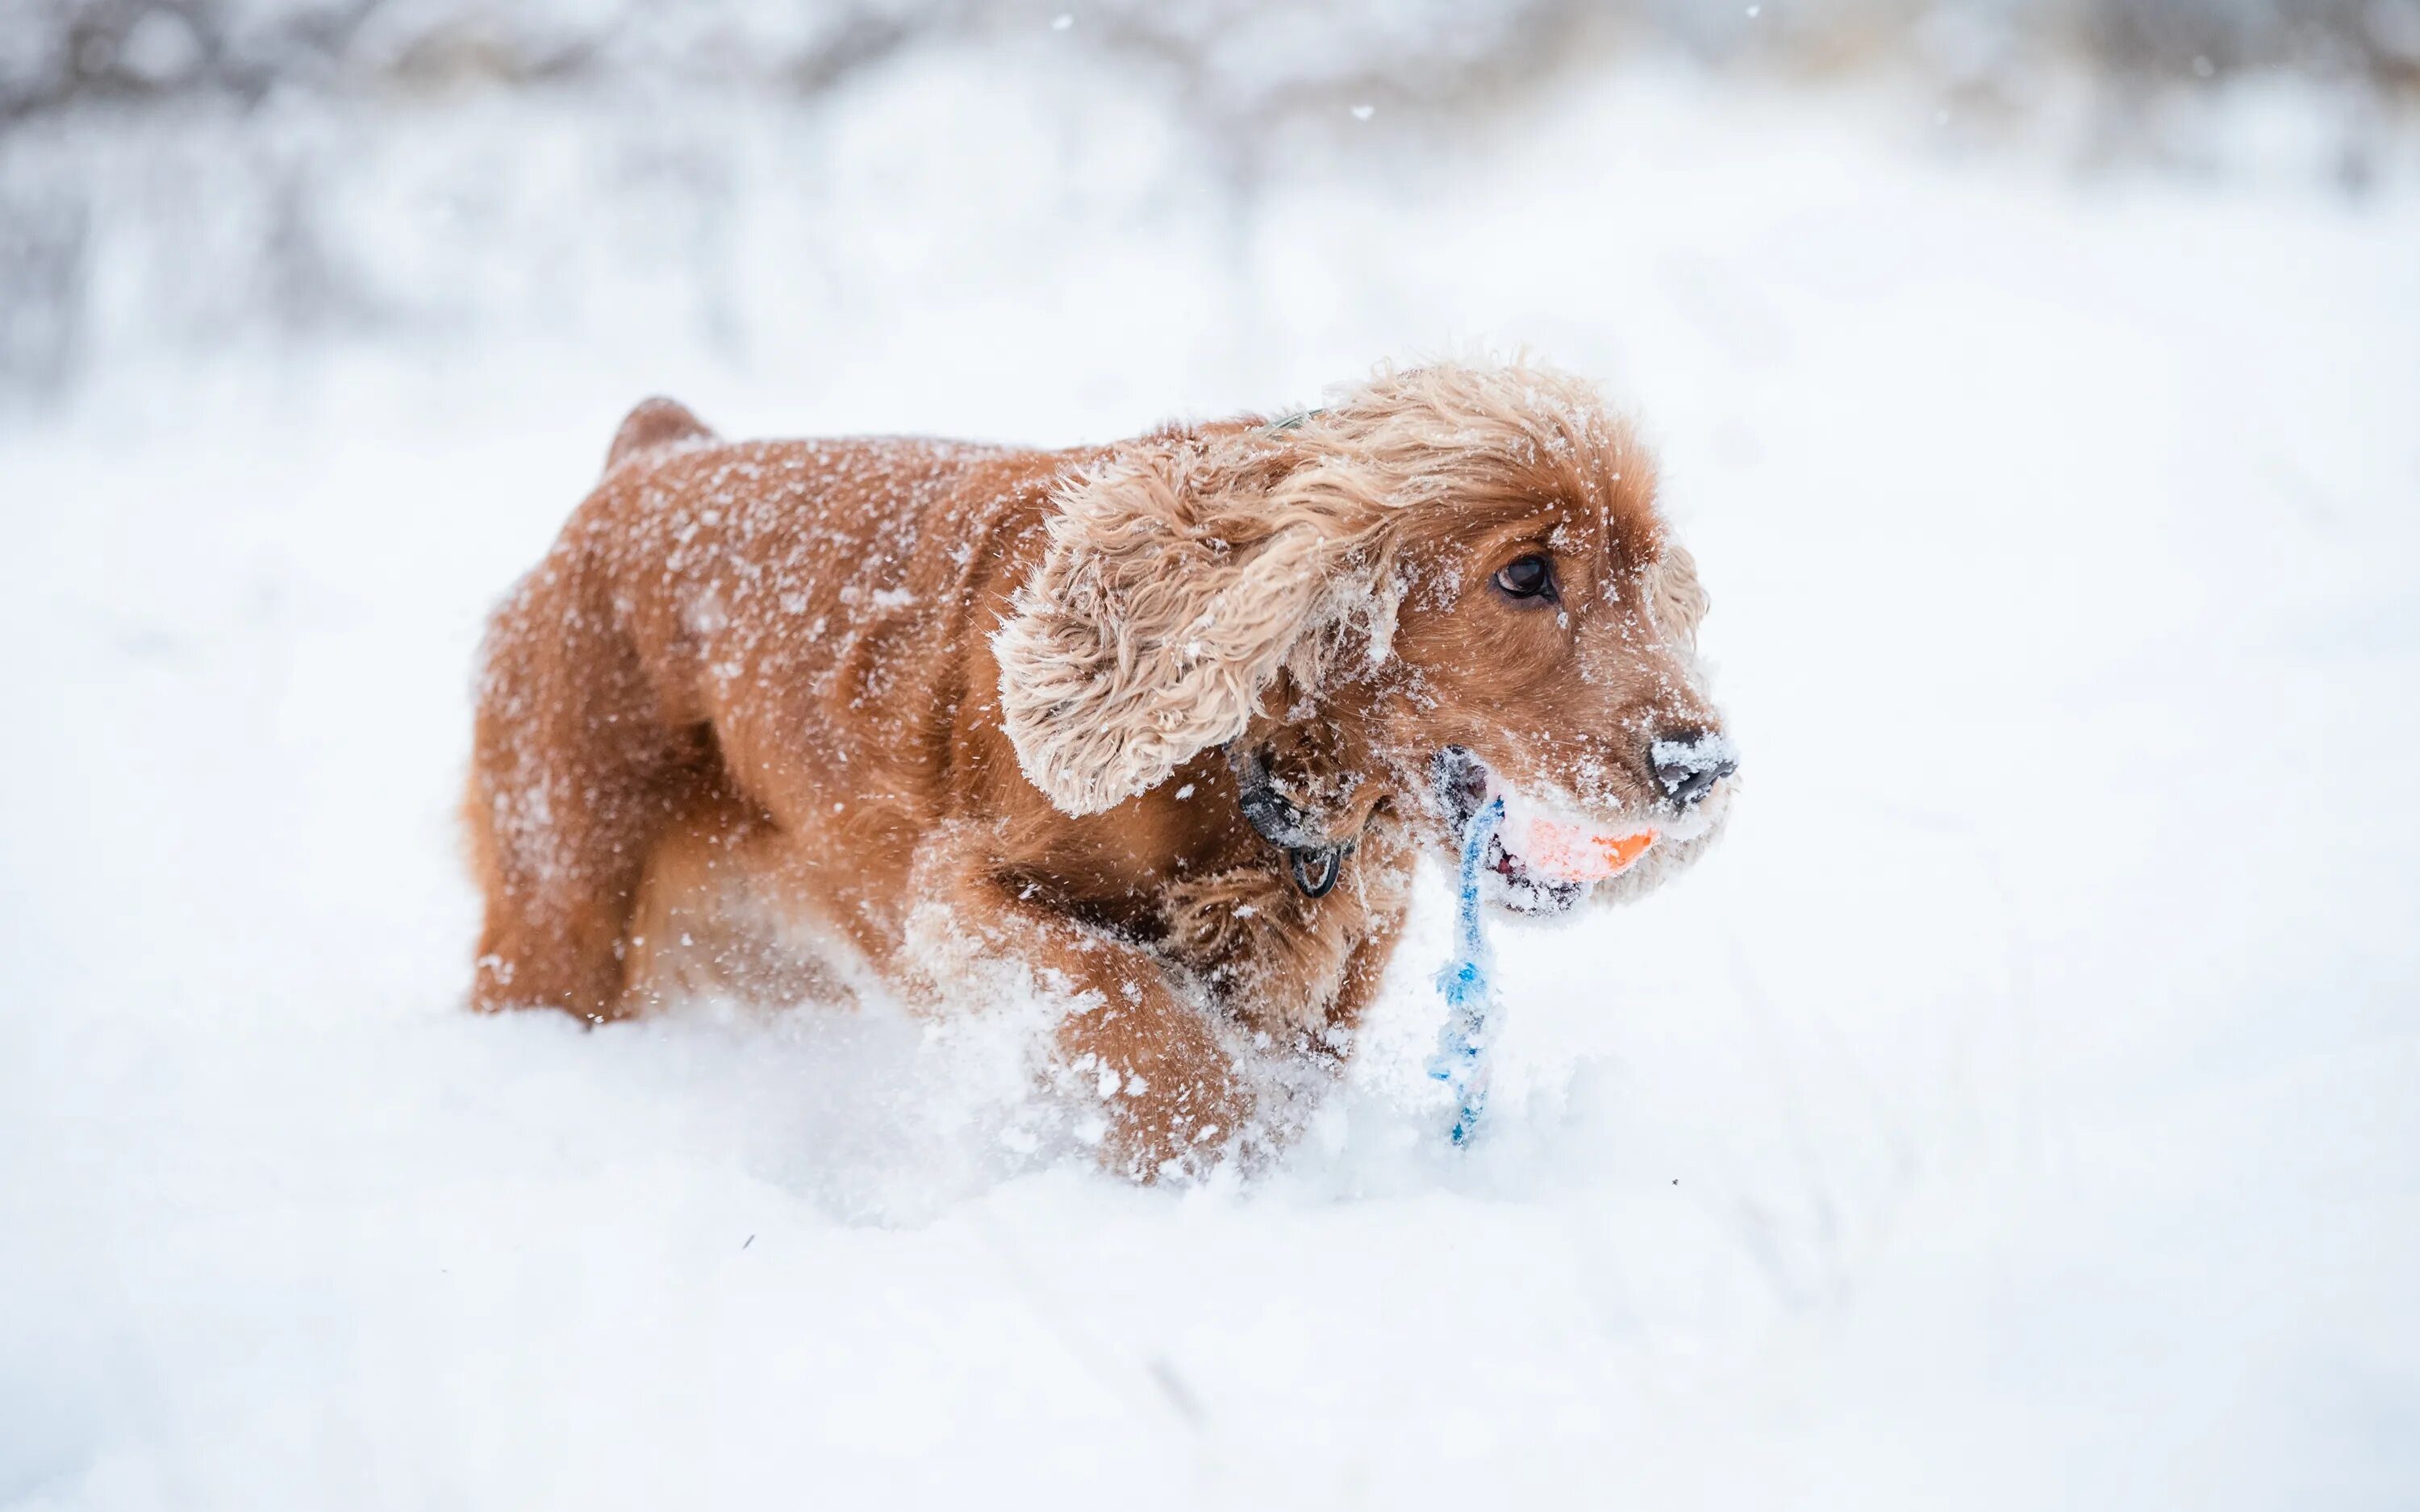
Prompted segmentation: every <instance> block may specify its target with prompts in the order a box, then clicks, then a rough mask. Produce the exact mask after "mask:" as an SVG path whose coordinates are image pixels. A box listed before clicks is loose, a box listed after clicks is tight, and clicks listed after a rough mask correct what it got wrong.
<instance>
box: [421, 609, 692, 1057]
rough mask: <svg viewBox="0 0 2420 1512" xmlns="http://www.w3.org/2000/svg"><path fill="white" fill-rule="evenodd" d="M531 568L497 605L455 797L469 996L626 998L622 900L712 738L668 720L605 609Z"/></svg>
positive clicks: (606, 1010) (536, 1003)
mask: <svg viewBox="0 0 2420 1512" xmlns="http://www.w3.org/2000/svg"><path fill="white" fill-rule="evenodd" d="M571 578H572V575H570V574H565V575H563V577H562V578H560V579H533V581H532V584H531V585H530V586H529V587H527V588H525V589H524V590H523V592H522V593H521V594H520V596H519V597H517V598H516V599H515V600H514V601H512V602H511V603H509V604H508V605H507V606H506V607H505V608H504V609H503V610H501V611H500V612H499V613H498V615H497V618H496V623H495V626H494V630H493V632H492V634H491V635H490V637H489V645H488V665H487V671H486V676H485V677H484V678H483V680H482V682H481V687H480V698H479V714H478V723H477V730H476V735H475V740H474V747H473V757H472V770H471V784H470V792H469V794H468V795H467V796H466V798H465V801H464V805H463V807H464V813H465V817H466V819H467V820H468V822H469V825H470V830H471V839H472V848H473V857H474V864H475V865H476V867H477V870H478V872H479V880H480V882H481V885H482V886H483V887H484V888H485V890H486V893H487V916H486V921H485V924H484V926H483V927H482V929H481V931H480V935H479V956H478V967H477V972H476V975H475V976H474V978H473V985H472V991H471V1001H472V1006H473V1007H475V1008H480V1009H499V1008H513V1007H549V1008H561V1009H566V1010H568V1011H571V1012H573V1013H577V1014H579V1015H581V1016H582V1017H583V1018H589V1019H598V1018H609V1017H613V1016H614V1015H615V1014H617V1013H619V1012H621V1011H624V1008H625V1004H624V1002H623V992H622V988H623V959H622V958H623V956H624V955H625V954H626V953H627V950H628V939H627V938H626V935H627V932H628V926H629V920H630V914H631V907H632V903H633V902H634V901H635V899H636V897H637V894H638V890H639V884H640V880H641V878H642V877H643V876H644V872H645V870H646V865H647V860H648V856H649V855H650V853H651V852H652V851H653V849H654V847H655V844H656V841H657V840H658V839H659V836H660V835H661V833H662V831H663V828H664V825H666V823H667V822H668V821H669V819H670V818H671V816H672V815H673V813H674V812H675V810H677V809H678V807H679V806H680V804H681V802H682V801H683V799H684V798H685V797H686V796H687V795H689V793H690V791H691V789H692V788H693V786H694V781H695V777H696V769H697V765H698V764H699V763H700V761H701V760H706V759H708V757H707V756H706V754H705V753H706V751H707V750H708V746H707V743H705V742H702V741H701V740H700V739H699V738H698V736H697V734H696V733H694V732H674V731H667V730H666V729H665V728H664V726H663V724H662V722H661V720H660V717H659V709H658V706H657V701H656V698H655V695H654V693H653V691H652V689H651V688H650V687H648V685H647V681H646V678H645V675H644V671H643V670H642V668H641V666H640V663H639V658H638V655H637V652H636V651H635V649H634V648H632V647H631V646H630V645H629V644H628V641H627V640H624V639H623V638H622V637H621V636H620V635H619V633H618V632H617V631H616V630H614V629H613V615H612V613H611V610H610V608H609V607H607V606H603V605H597V604H583V603H582V602H580V600H579V597H578V596H577V592H578V591H577V589H576V588H575V587H574V586H572V583H571V581H570V579H571Z"/></svg>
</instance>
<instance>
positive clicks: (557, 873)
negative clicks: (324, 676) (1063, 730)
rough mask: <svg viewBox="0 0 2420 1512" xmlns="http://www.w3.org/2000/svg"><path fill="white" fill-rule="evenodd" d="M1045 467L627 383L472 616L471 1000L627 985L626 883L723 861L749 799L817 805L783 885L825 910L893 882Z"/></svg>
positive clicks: (660, 888)
mask: <svg viewBox="0 0 2420 1512" xmlns="http://www.w3.org/2000/svg"><path fill="white" fill-rule="evenodd" d="M1053 467H1054V461H1053V459H1052V458H1050V457H1049V456H1047V455H1046V454H1033V453H1012V452H1006V451H1003V450H1001V449H997V448H990V447H980V446H970V445H964V444H960V443H954V442H943V441H929V440H907V439H892V438H871V439H849V440H805V441H750V442H724V441H721V440H717V439H716V438H715V437H714V436H713V433H712V432H711V431H709V430H708V429H707V428H706V426H705V425H704V424H700V423H699V422H698V421H697V420H696V418H695V417H694V416H692V415H691V414H690V412H689V411H688V410H687V409H683V408H682V407H680V406H679V405H677V404H675V403H673V402H672V401H669V400H662V399H651V400H649V401H647V402H646V403H645V404H643V405H641V406H640V407H639V408H638V409H635V410H633V411H632V413H631V414H630V416H629V417H628V419H627V420H625V421H624V422H623V424H622V426H621V427H620V429H619V431H618V432H617V434H616V436H615V438H614V441H613V447H612V449H611V451H610V453H609V455H608V459H607V469H606V473H605V476H604V478H603V480H602V481H601V482H600V483H599V484H598V486H597V488H596V490H595V491H594V492H592V493H591V494H590V495H589V497H588V499H587V500H586V501H584V502H583V503H582V505H581V506H580V508H579V510H578V511H577V512H576V513H575V514H574V515H573V516H572V518H571V520H570V522H569V523H568V524H567V525H566V527H565V529H564V531H563V533H562V535H561V537H560V538H559V539H558V540H557V542H556V544H555V546H554V548H553V549H552V550H551V552H550V553H549V555H548V556H547V558H546V560H545V561H544V562H542V563H540V564H539V566H538V567H537V568H536V570H535V571H534V572H532V573H531V574H530V575H529V576H528V577H527V578H526V579H523V580H522V582H521V584H520V586H519V588H518V589H516V591H515V592H514V594H512V596H511V597H510V598H509V599H507V600H506V602H505V603H504V606H503V608H502V609H499V610H498V612H497V614H496V617H495V620H494V623H493V625H492V627H491V630H490V633H489V640H488V645H487V651H486V669H485V676H484V679H483V683H482V686H481V689H480V711H479V718H478V725H477V735H476V748H475V753H474V760H473V774H472V784H471V792H470V795H469V798H468V801H467V804H466V810H467V814H468V818H469V822H470V827H471V833H472V838H473V854H474V856H475V859H476V864H477V866H478V869H479V871H480V872H481V878H480V880H481V881H482V883H483V885H484V887H485V889H486V891H487V894H488V897H489V910H488V923H487V928H486V931H485V933H484V935H483V940H482V944H481V949H480V957H481V969H480V971H479V974H478V978H477V984H476V987H475V989H474V1001H476V1002H478V1003H479V1004H480V1005H482V1006H501V1005H503V1004H505V1003H554V1004H559V1005H560V1006H563V1007H566V1008H570V1009H572V1010H573V1011H577V1012H581V1013H582V1014H587V1015H592V1016H607V1015H611V1014H613V1013H615V1012H618V1011H623V1010H624V1009H625V1008H626V1007H627V1006H629V1005H628V1004H626V1002H625V993H624V986H625V978H626V977H628V976H631V975H633V973H632V972H630V971H628V970H626V969H625V967H626V966H632V965H644V964H646V963H644V962H630V961H628V955H629V952H630V950H631V949H634V948H635V949H641V950H643V951H644V950H648V949H651V948H650V947H649V946H648V945H647V943H646V934H645V931H644V929H635V928H634V927H633V926H632V923H631V918H632V913H633V910H634V909H635V908H636V907H637V906H638V904H639V903H640V901H641V898H642V895H643V893H645V892H648V891H650V890H652V891H653V892H654V893H655V894H656V895H657V898H656V900H654V901H652V902H651V903H650V904H649V907H648V908H647V909H646V910H645V912H647V913H651V914H656V915H659V916H661V917H665V918H671V917H674V916H675V914H677V912H678V910H677V909H676V908H674V907H673V906H672V905H671V903H668V902H666V901H665V899H666V898H667V897H668V895H669V893H676V892H679V891H681V890H682V887H681V886H680V885H679V884H678V883H677V881H676V879H677V877H679V876H681V875H694V876H696V877H701V878H712V879H717V885H718V886H719V885H720V882H721V881H722V880H728V879H729V878H730V877H731V876H732V875H733V874H734V873H736V872H737V870H738V869H739V868H740V866H741V864H742V863H741V856H742V854H743V849H744V845H745V841H746V840H747V838H748V836H749V835H750V834H751V833H752V831H753V830H755V829H758V828H761V827H762V825H763V823H764V821H765V819H766V818H767V817H768V815H769V814H771V813H779V814H780V815H781V816H782V820H783V824H784V825H785V826H787V827H789V828H790V829H791V830H792V832H793V833H795V832H796V830H797V828H798V826H799V825H802V824H812V825H815V826H817V827H818V828H819V829H821V830H822V831H823V834H822V836H821V839H822V841H823V842H822V843H819V844H816V845H813V846H807V847H793V848H792V851H791V854H794V855H806V856H820V857H823V858H824V859H825V860H826V862H827V863H828V864H829V866H830V874H829V875H825V876H818V877H814V878H799V879H797V880H798V881H800V882H805V883H809V884H810V886H808V887H790V888H784V889H781V890H783V891H784V892H785V893H788V894H792V895H802V896H814V897H819V898H823V899H826V900H829V901H830V902H833V903H841V904H842V905H843V906H842V907H841V908H839V909H837V910H832V911H831V912H833V913H834V914H835V915H836V916H838V917H839V918H840V920H841V924H842V926H843V927H845V925H846V924H847V922H848V921H849V918H851V917H852V916H853V914H854V912H855V910H853V909H852V908H850V907H849V906H847V905H849V904H852V903H856V904H862V905H866V906H872V907H876V908H877V909H884V910H887V909H892V908H895V907H896V905H897V898H898V896H899V895H900V894H902V893H904V891H905V885H906V878H905V876H904V875H893V874H892V873H894V872H899V871H900V867H901V864H902V862H903V861H904V859H906V858H908V857H911V856H912V853H913V842H912V838H911V837H912V836H913V835H914V834H915V833H917V832H920V831H922V830H923V829H924V828H926V827H928V826H929V825H932V824H933V823H935V822H936V821H937V820H938V819H939V818H941V817H942V815H941V813H940V812H939V805H940V804H941V803H942V801H943V799H942V785H941V783H940V781H939V776H940V773H941V771H942V770H943V769H944V768H945V767H946V765H947V764H948V762H949V760H950V749H949V746H950V740H951V730H952V720H953V717H954V713H955V711H956V710H957V708H958V707H959V705H960V703H961V702H963V700H964V697H965V694H966V686H965V684H966V677H967V669H966V667H965V665H964V664H965V662H966V660H967V656H966V648H967V647H968V646H969V645H970V644H978V645H979V644H981V643H982V640H983V637H982V635H981V633H980V631H979V630H978V629H976V628H975V627H974V626H972V625H970V620H971V617H972V616H975V615H977V614H979V613H982V612H985V609H989V610H990V611H991V612H992V613H993V615H994V616H995V617H997V614H998V612H999V610H1000V609H1001V606H1002V605H1004V603H1005V601H1006V589H1005V587H1004V586H1003V580H1004V579H1003V574H1002V571H1001V569H1002V568H1003V567H1004V566H1005V565H1006V559H1008V558H1010V557H1012V556H1015V555H1017V554H1018V553H1017V550H1016V540H1017V537H1018V536H1019V535H1020V534H1022V533H1024V532H1028V531H1030V530H1032V528H1033V527H1034V526H1036V525H1038V522H1039V520H1040V518H1041V516H1042V513H1043V507H1044V501H1045V500H1044V490H1043V489H1042V488H1041V487H1040V486H1039V483H1038V481H1035V482H1032V483H1029V481H1028V480H1029V479H1031V480H1040V479H1044V478H1047V476H1048V475H1049V474H1050V472H1051V471H1053ZM802 753H803V754H804V755H806V757H807V758H808V759H805V760H801V759H800V757H801V755H802ZM675 841H676V842H677V843H672V844H670V847H669V849H667V846H668V842H675ZM659 851H664V852H665V854H664V855H662V856H659V854H658V853H659ZM651 865H653V866H654V867H655V868H656V870H658V871H659V872H661V873H663V877H664V879H665V880H662V881H659V883H657V884H656V885H654V887H652V889H651V888H650V885H649V883H648V875H649V871H650V867H651ZM690 890H694V889H693V888H692V889H690ZM692 933H694V932H693V931H692ZM852 933H853V932H852ZM533 934H535V935H536V936H539V937H535V938H534V937H531V936H532V935H533ZM600 941H610V942H611V946H612V948H611V949H600ZM634 941H635V944H634ZM661 943H662V941H661V939H660V932H659V939H658V941H657V944H658V945H660V944H661ZM608 968H611V969H608Z"/></svg>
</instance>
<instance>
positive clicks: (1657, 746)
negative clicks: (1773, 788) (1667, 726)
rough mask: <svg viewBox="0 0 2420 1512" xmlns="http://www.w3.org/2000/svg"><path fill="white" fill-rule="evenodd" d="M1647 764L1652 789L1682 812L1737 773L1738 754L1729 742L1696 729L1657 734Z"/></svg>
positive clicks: (1711, 732)
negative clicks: (1652, 783) (1651, 770)
mask: <svg viewBox="0 0 2420 1512" xmlns="http://www.w3.org/2000/svg"><path fill="white" fill-rule="evenodd" d="M1647 764H1648V765H1649V766H1651V767H1652V768H1653V770H1654V772H1655V785H1656V786H1658V787H1660V788H1662V789H1663V790H1664V796H1665V797H1666V798H1668V800H1670V802H1671V803H1672V806H1673V807H1674V808H1676V809H1686V808H1690V807H1692V806H1693V805H1695V804H1696V803H1697V802H1698V800H1699V799H1700V798H1703V797H1704V796H1705V795H1707V794H1709V793H1712V792H1713V791H1714V784H1715V783H1717V782H1719V781H1721V780H1722V779H1724V778H1727V777H1729V776H1730V775H1731V774H1732V773H1733V772H1736V771H1738V770H1739V753H1738V752H1737V751H1735V750H1733V749H1732V748H1731V743H1730V739H1729V738H1728V737H1727V736H1725V735H1722V734H1720V733H1716V732H1714V731H1712V730H1705V729H1700V728H1698V727H1696V726H1683V727H1681V728H1679V729H1674V730H1666V731H1663V732H1661V733H1658V734H1657V735H1656V737H1655V739H1654V740H1653V741H1652V742H1651V743H1650V744H1649V746H1648V748H1647Z"/></svg>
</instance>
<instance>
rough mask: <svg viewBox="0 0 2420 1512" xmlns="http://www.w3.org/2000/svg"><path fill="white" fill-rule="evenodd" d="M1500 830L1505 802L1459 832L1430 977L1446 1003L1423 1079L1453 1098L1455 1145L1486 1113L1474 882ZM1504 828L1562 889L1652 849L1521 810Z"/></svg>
mask: <svg viewBox="0 0 2420 1512" xmlns="http://www.w3.org/2000/svg"><path fill="white" fill-rule="evenodd" d="M1506 827H1507V816H1506V810H1505V803H1504V795H1502V794H1500V793H1499V794H1497V795H1492V796H1490V797H1489V798H1488V800H1487V801H1486V802H1485V803H1483V804H1481V806H1480V808H1479V810H1478V811H1477V812H1476V813H1473V814H1472V815H1471V816H1470V822H1469V823H1468V824H1466V825H1464V826H1463V831H1462V870H1461V872H1460V877H1459V881H1460V887H1459V891H1458V895H1457V899H1456V905H1455V909H1454V938H1453V944H1454V950H1453V956H1452V959H1450V960H1449V961H1448V962H1447V963H1446V964H1445V966H1444V968H1443V969H1442V970H1440V971H1439V972H1438V973H1437V991H1438V993H1439V994H1441V995H1443V996H1444V998H1445V1006H1446V1020H1445V1027H1444V1028H1443V1029H1442V1030H1440V1031H1439V1032H1438V1034H1437V1048H1436V1054H1435V1055H1434V1056H1432V1057H1429V1063H1428V1072H1429V1075H1431V1076H1432V1077H1434V1078H1435V1079H1436V1080H1438V1081H1441V1082H1443V1083H1445V1084H1446V1086H1447V1087H1449V1088H1451V1089H1452V1091H1453V1104H1454V1115H1453V1126H1452V1130H1451V1135H1452V1139H1453V1142H1454V1143H1455V1144H1456V1145H1466V1144H1468V1143H1470V1141H1471V1138H1472V1136H1473V1135H1474V1134H1477V1133H1478V1132H1479V1119H1480V1115H1481V1114H1482V1113H1484V1112H1485V1111H1486V1109H1487V1047H1488V1041H1489V1038H1490V1032H1491V1028H1492V1025H1493V1021H1494V1020H1495V1018H1496V1013H1497V1009H1496V999H1495V996H1494V995H1493V994H1492V993H1490V992H1489V990H1488V980H1487V974H1488V969H1489V967H1490V966H1491V965H1493V964H1494V962H1493V959H1492V957H1491V955H1490V953H1489V951H1488V949H1487V936H1486V934H1485V933H1482V932H1481V928H1480V922H1479V920H1480V913H1481V903H1480V896H1479V889H1480V879H1481V876H1482V875H1483V874H1484V873H1485V872H1486V871H1487V870H1488V857H1489V854H1490V852H1491V850H1492V848H1493V846H1494V842H1495V841H1496V838H1497V833H1498V832H1499V831H1501V830H1503V829H1505V828H1506ZM1511 828H1512V832H1513V835H1514V838H1515V839H1516V840H1517V841H1519V842H1520V843H1521V844H1522V845H1524V846H1526V847H1528V850H1529V852H1530V856H1529V858H1528V862H1529V865H1531V866H1532V867H1534V868H1535V869H1536V871H1537V872H1539V873H1541V874H1542V875H1543V877H1544V879H1545V880H1546V881H1548V882H1550V883H1552V884H1556V885H1559V886H1564V887H1573V886H1577V887H1588V886H1592V885H1594V884H1595V883H1597V882H1600V881H1603V880H1604V879H1606V877H1610V876H1613V875H1616V874H1617V873H1620V872H1625V871H1627V870H1629V868H1630V866H1631V864H1632V863H1633V862H1635V861H1637V859H1638V858H1639V857H1640V856H1644V855H1646V854H1647V851H1648V848H1649V847H1650V846H1652V845H1653V844H1654V843H1655V832H1654V831H1653V830H1652V829H1645V830H1640V831H1638V832H1637V833H1635V834H1629V835H1612V834H1606V833H1605V832H1603V831H1600V830H1597V829H1595V828H1593V827H1592V826H1590V825H1584V824H1575V823H1572V822H1570V821H1567V820H1561V819H1557V818H1552V817H1549V816H1547V815H1545V814H1543V813H1538V812H1535V811H1533V810H1530V809H1529V807H1528V805H1523V806H1522V810H1521V811H1520V813H1519V814H1517V815H1515V816H1514V822H1513V823H1512V825H1511Z"/></svg>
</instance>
